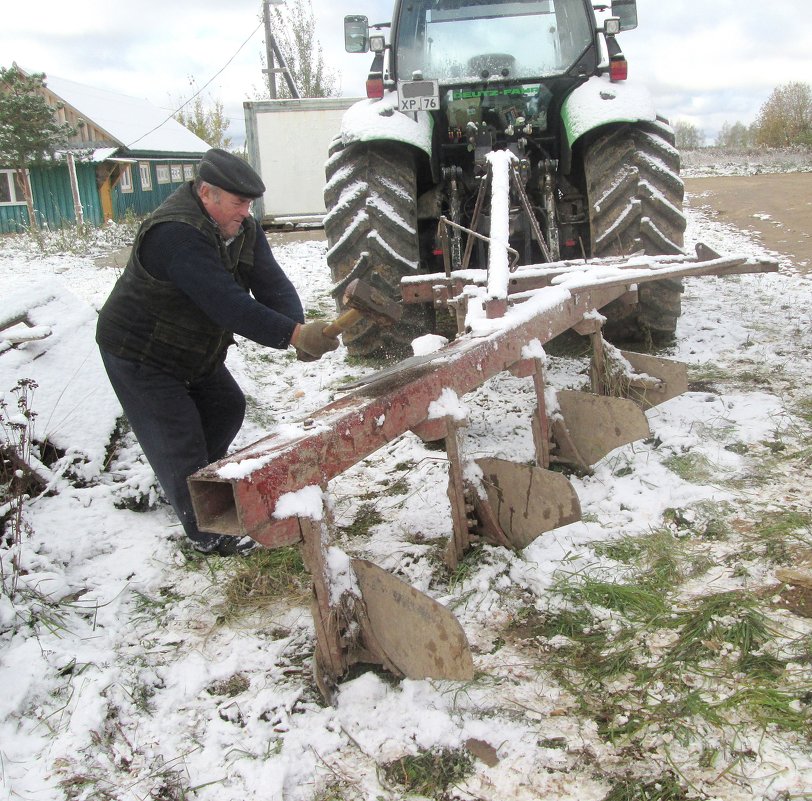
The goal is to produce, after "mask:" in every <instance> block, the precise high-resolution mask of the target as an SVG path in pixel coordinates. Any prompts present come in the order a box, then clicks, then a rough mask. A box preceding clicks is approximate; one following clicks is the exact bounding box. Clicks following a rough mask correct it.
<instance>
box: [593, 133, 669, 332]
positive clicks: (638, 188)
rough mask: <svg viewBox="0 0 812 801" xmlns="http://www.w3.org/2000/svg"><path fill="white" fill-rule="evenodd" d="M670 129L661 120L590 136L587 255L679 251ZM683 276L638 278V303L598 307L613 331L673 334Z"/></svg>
mask: <svg viewBox="0 0 812 801" xmlns="http://www.w3.org/2000/svg"><path fill="white" fill-rule="evenodd" d="M672 141H673V134H672V132H671V129H670V128H669V127H668V126H666V125H663V124H659V123H652V124H648V125H623V126H620V127H617V128H613V129H612V130H610V131H609V132H608V133H607V134H604V135H603V136H600V137H599V138H598V139H596V140H594V141H593V142H592V143H591V144H590V145H589V146H588V147H587V149H586V152H585V154H584V172H585V177H586V190H587V197H588V200H589V225H590V234H591V242H592V249H591V253H592V256H593V257H596V258H598V257H601V256H628V255H629V254H631V253H635V252H638V251H641V250H642V251H644V252H645V253H647V254H649V255H677V254H680V253H682V246H683V237H684V233H685V216H684V214H683V212H682V203H683V197H684V194H685V188H684V185H683V183H682V180H681V179H680V177H679V167H680V157H679V151H677V150H676V149H675V148H674V147H673V145H672ZM681 293H682V281H681V280H680V279H664V280H662V281H656V282H653V283H644V284H640V286H639V289H638V304H637V307H636V308H632V309H631V310H630V307H628V306H626V305H624V304H622V303H619V302H615V303H613V304H610V305H609V306H607V307H606V309H604V310H603V313H604V314H605V315H606V317H607V324H606V329H605V330H606V332H607V336H609V337H610V338H615V339H639V338H641V337H644V338H650V339H652V340H654V341H658V340H660V341H662V340H664V339H668V338H670V337H671V336H673V334H674V332H675V331H676V327H677V319H678V318H679V316H680V314H681V311H682V307H681V297H680V296H681Z"/></svg>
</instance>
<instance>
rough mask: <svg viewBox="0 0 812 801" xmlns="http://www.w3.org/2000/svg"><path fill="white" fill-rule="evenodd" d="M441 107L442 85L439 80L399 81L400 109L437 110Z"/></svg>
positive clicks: (410, 110) (409, 110)
mask: <svg viewBox="0 0 812 801" xmlns="http://www.w3.org/2000/svg"><path fill="white" fill-rule="evenodd" d="M439 108H440V87H439V85H438V83H437V81H398V109H399V110H400V111H403V112H407V113H408V112H412V111H437V110H438V109H439Z"/></svg>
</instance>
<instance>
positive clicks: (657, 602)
mask: <svg viewBox="0 0 812 801" xmlns="http://www.w3.org/2000/svg"><path fill="white" fill-rule="evenodd" d="M555 590H557V591H558V592H559V593H560V594H561V595H563V596H564V598H566V599H568V600H569V601H571V602H574V603H579V604H586V605H589V606H598V607H601V608H603V609H611V610H613V611H616V612H620V613H621V614H623V615H625V616H626V617H629V618H631V619H634V620H640V621H652V620H655V619H656V618H658V617H660V616H661V615H663V614H665V612H666V611H667V610H668V605H667V604H666V601H665V599H664V598H663V595H662V593H660V592H656V591H654V590H651V589H650V588H649V587H647V586H645V585H644V584H621V583H616V582H612V581H601V580H599V579H594V578H591V577H590V576H581V577H580V578H579V579H578V580H577V581H575V582H569V581H566V582H563V583H561V584H558V585H556V586H555Z"/></svg>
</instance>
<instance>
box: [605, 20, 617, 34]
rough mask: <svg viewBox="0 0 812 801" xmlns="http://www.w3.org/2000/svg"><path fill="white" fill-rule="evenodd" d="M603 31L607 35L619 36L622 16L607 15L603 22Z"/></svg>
mask: <svg viewBox="0 0 812 801" xmlns="http://www.w3.org/2000/svg"><path fill="white" fill-rule="evenodd" d="M603 32H604V33H605V34H606V35H607V36H617V34H619V33H620V17H607V18H606V20H605V22H604V23H603Z"/></svg>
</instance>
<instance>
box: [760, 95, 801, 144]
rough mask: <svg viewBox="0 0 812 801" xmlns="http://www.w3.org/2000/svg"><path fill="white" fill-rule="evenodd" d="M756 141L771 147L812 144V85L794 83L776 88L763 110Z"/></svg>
mask: <svg viewBox="0 0 812 801" xmlns="http://www.w3.org/2000/svg"><path fill="white" fill-rule="evenodd" d="M756 141H757V143H758V144H760V145H769V146H770V147H786V146H787V145H812V86H810V85H809V84H808V83H802V82H801V81H794V82H792V83H787V84H784V85H783V86H779V87H778V88H777V89H774V90H773V93H772V94H771V95H770V96H769V98H768V99H767V102H766V103H765V104H764V105H763V106H762V107H761V111H759V114H758V119H757V120H756Z"/></svg>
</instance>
